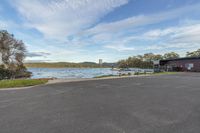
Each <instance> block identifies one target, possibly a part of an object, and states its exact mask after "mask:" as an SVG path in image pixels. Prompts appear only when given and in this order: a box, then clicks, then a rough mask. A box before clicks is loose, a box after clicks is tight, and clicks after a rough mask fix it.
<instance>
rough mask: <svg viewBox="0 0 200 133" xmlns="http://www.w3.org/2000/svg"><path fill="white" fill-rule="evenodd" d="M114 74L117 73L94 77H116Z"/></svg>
mask: <svg viewBox="0 0 200 133" xmlns="http://www.w3.org/2000/svg"><path fill="white" fill-rule="evenodd" d="M114 76H115V75H112V74H110V75H102V76H96V77H94V78H108V77H114Z"/></svg>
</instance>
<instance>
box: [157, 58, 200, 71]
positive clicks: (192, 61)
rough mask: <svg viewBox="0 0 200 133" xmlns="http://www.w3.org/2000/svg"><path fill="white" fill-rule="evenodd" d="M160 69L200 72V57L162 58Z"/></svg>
mask: <svg viewBox="0 0 200 133" xmlns="http://www.w3.org/2000/svg"><path fill="white" fill-rule="evenodd" d="M160 69H161V70H164V71H191V72H200V57H186V58H178V59H170V60H160Z"/></svg>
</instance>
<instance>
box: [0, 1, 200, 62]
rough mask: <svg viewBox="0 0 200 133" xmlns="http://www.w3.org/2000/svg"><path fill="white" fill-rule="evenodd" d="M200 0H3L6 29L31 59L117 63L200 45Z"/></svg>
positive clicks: (0, 24) (0, 8)
mask: <svg viewBox="0 0 200 133" xmlns="http://www.w3.org/2000/svg"><path fill="white" fill-rule="evenodd" d="M199 12H200V1H199V0H1V2H0V29H5V30H8V31H9V32H10V33H13V34H14V35H15V37H16V38H17V39H20V40H23V41H24V43H25V44H26V47H27V50H28V54H27V56H28V57H27V58H26V60H27V61H51V62H55V61H66V62H83V61H95V62H97V61H98V59H100V58H101V59H103V60H104V61H106V62H114V61H117V60H119V59H123V58H127V57H128V56H133V55H138V54H144V53H149V52H153V53H157V54H163V53H165V52H170V51H175V52H178V53H179V54H181V55H182V56H184V53H185V52H187V51H192V50H196V49H198V48H200V15H199Z"/></svg>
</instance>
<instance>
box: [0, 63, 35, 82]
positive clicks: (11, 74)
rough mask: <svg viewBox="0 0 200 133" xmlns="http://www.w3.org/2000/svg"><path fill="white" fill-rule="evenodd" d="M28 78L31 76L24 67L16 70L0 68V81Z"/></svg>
mask: <svg viewBox="0 0 200 133" xmlns="http://www.w3.org/2000/svg"><path fill="white" fill-rule="evenodd" d="M30 76H31V72H28V71H27V69H26V68H25V67H24V66H20V67H18V68H17V69H16V70H10V69H6V68H4V67H0V80H3V79H16V78H29V77H30Z"/></svg>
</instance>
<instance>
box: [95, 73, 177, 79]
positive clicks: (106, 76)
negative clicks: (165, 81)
mask: <svg viewBox="0 0 200 133" xmlns="http://www.w3.org/2000/svg"><path fill="white" fill-rule="evenodd" d="M170 74H177V72H158V73H142V72H136V73H135V74H122V75H120V76H119V75H102V76H96V77H94V78H108V77H116V76H118V77H123V76H131V75H170Z"/></svg>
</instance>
